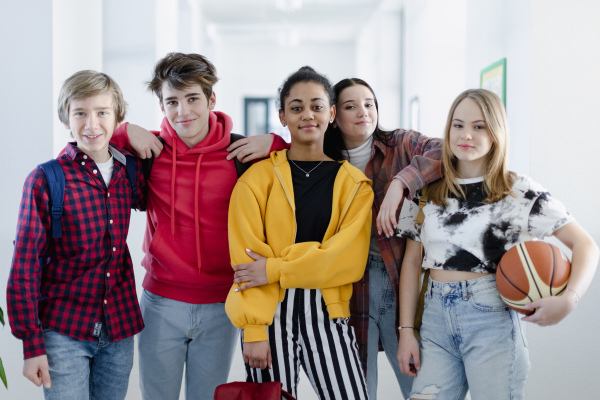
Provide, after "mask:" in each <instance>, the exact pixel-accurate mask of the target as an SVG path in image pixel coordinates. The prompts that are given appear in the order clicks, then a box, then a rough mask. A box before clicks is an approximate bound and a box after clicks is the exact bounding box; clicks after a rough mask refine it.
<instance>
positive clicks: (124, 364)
mask: <svg viewBox="0 0 600 400" xmlns="http://www.w3.org/2000/svg"><path fill="white" fill-rule="evenodd" d="M44 342H45V345H46V352H47V355H48V365H49V367H50V380H51V383H52V387H51V388H50V389H46V388H44V396H45V398H46V400H88V399H93V400H115V399H124V398H125V394H127V386H128V385H129V374H130V373H131V368H132V367H133V336H132V337H129V338H127V339H123V340H118V341H116V342H109V341H108V333H107V331H106V327H103V328H102V330H101V333H100V338H98V340H95V341H87V340H78V339H73V338H71V337H69V336H65V335H61V334H60V333H57V332H54V331H52V330H49V329H47V330H44Z"/></svg>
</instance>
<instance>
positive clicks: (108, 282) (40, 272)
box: [7, 144, 145, 359]
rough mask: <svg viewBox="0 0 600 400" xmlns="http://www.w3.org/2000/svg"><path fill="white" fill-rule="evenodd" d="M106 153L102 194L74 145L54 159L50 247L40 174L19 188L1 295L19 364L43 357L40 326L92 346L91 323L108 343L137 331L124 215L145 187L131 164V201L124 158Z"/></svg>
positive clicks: (90, 164)
mask: <svg viewBox="0 0 600 400" xmlns="http://www.w3.org/2000/svg"><path fill="white" fill-rule="evenodd" d="M110 150H111V152H112V155H113V159H114V169H113V174H112V178H111V180H110V184H109V185H108V188H107V187H106V185H105V183H104V179H103V178H102V176H101V173H100V171H99V169H98V167H97V165H96V163H95V162H94V161H93V160H92V159H91V158H89V157H88V156H87V155H85V153H83V152H82V151H80V150H79V149H78V148H77V147H76V146H75V145H73V144H68V145H67V147H66V148H65V153H64V154H62V155H61V156H59V157H58V161H59V163H60V165H61V166H62V168H63V171H64V173H65V196H64V209H63V216H62V232H63V234H62V238H57V239H52V228H51V219H50V214H49V192H48V183H47V181H46V176H45V174H44V172H43V171H42V170H41V168H39V167H38V168H36V169H35V170H34V171H33V172H31V173H30V174H29V175H28V176H27V179H26V180H25V185H24V188H23V198H22V200H21V206H20V211H19V223H18V226H17V236H16V241H15V250H14V255H13V262H12V269H11V272H10V276H9V280H8V288H7V305H8V317H9V320H10V325H11V329H12V333H13V335H15V336H16V337H17V338H19V339H21V340H23V351H24V354H25V359H27V358H31V357H36V356H39V355H43V354H46V349H45V346H44V336H43V335H42V324H43V325H44V327H48V328H50V329H52V330H53V331H56V332H59V333H61V334H63V335H67V336H70V337H72V338H74V339H79V340H94V339H95V338H94V334H93V333H94V328H95V327H97V323H98V322H100V323H103V324H104V323H105V324H106V326H107V329H108V338H109V340H110V341H116V340H119V339H124V338H127V337H130V336H133V335H134V334H136V333H138V332H139V331H141V330H142V328H143V326H144V324H143V322H142V316H141V313H140V309H139V305H138V300H137V295H136V291H135V280H134V276H133V265H132V261H131V256H130V255H129V249H128V248H127V243H126V239H127V231H128V228H129V217H130V214H131V208H132V207H133V208H137V209H140V210H143V209H144V206H145V198H144V195H143V193H144V192H145V181H144V177H143V173H142V167H141V164H140V162H139V161H138V160H136V163H137V168H136V184H137V185H138V188H137V189H138V190H137V191H136V197H135V198H132V197H133V196H132V188H131V185H130V183H129V180H128V179H127V172H126V170H125V162H126V161H125V156H124V155H123V154H122V153H121V152H120V151H118V150H117V149H115V148H114V147H110ZM40 258H43V260H44V261H43V265H44V266H43V267H42V268H41V267H40Z"/></svg>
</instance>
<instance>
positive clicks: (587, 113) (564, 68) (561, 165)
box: [527, 0, 600, 399]
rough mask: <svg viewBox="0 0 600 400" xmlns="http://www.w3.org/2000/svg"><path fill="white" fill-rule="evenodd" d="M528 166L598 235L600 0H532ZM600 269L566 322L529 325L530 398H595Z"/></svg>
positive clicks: (599, 362)
mask: <svg viewBox="0 0 600 400" xmlns="http://www.w3.org/2000/svg"><path fill="white" fill-rule="evenodd" d="M531 10H532V12H531V16H532V18H531V74H530V76H531V81H530V88H531V93H530V98H531V100H530V110H531V114H530V127H531V130H530V143H531V144H530V146H531V150H530V170H531V175H532V176H533V177H535V178H536V179H537V180H539V181H540V182H542V183H543V184H544V185H546V187H548V189H549V190H550V192H551V193H552V194H554V195H555V196H557V197H558V198H560V199H562V200H563V201H564V203H565V204H566V206H567V208H568V209H569V210H570V211H571V213H572V214H573V215H574V216H575V218H576V219H577V220H578V221H579V223H580V224H581V225H582V226H583V227H584V228H585V229H587V230H588V232H589V233H590V234H591V235H592V237H593V238H594V239H595V240H596V243H600V224H599V222H600V211H599V209H598V199H599V198H600V185H598V183H597V182H598V175H597V174H598V171H600V157H598V148H600V135H598V134H597V132H596V131H597V130H598V127H600V112H599V110H600V79H598V77H597V74H598V71H600V46H598V43H599V39H600V25H599V24H598V20H599V19H600V2H598V1H592V0H575V1H571V2H569V4H568V6H565V3H564V2H562V1H559V0H543V1H542V0H532V1H531ZM598 310H600V277H599V276H598V274H596V277H595V279H594V281H593V282H592V285H591V287H590V289H589V290H588V292H587V294H586V297H585V298H584V299H583V300H582V301H581V303H580V304H579V306H578V307H577V310H575V312H574V313H573V314H572V315H570V316H569V317H568V318H567V319H566V320H565V321H564V323H561V324H560V325H558V326H556V327H552V328H537V327H533V328H532V329H530V335H529V337H530V341H529V343H530V349H531V362H532V364H533V367H532V371H531V374H530V379H529V385H528V388H527V389H528V390H527V393H528V396H527V398H528V399H529V398H531V399H560V398H564V399H575V398H579V399H586V398H587V399H593V398H599V397H600V395H599V393H600V390H599V389H598V371H600V341H599V340H598V333H599V332H600V318H598V315H599V312H598Z"/></svg>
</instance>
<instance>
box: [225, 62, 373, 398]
mask: <svg viewBox="0 0 600 400" xmlns="http://www.w3.org/2000/svg"><path fill="white" fill-rule="evenodd" d="M334 101H335V99H334V94H333V89H332V86H331V83H330V82H329V81H328V80H327V78H326V77H324V76H322V75H320V74H318V73H317V72H315V71H314V70H313V69H312V68H310V67H303V68H301V69H300V70H298V71H297V72H295V73H294V74H292V75H290V76H289V77H288V79H287V80H286V81H285V82H284V84H283V85H282V87H281V88H280V89H279V102H280V110H279V117H280V120H281V122H282V124H283V125H284V126H288V127H289V130H290V133H291V136H292V143H291V145H290V149H289V151H288V150H284V151H279V152H273V153H271V156H270V158H269V159H267V160H263V161H261V162H259V163H257V164H255V165H254V166H252V167H251V168H250V169H249V170H248V171H247V172H246V173H245V174H244V175H243V176H242V177H241V178H240V179H239V181H238V183H237V185H236V186H235V189H234V191H233V194H232V196H231V201H230V206H229V251H230V255H231V262H232V265H233V266H234V271H235V279H234V284H233V286H232V288H231V291H230V292H229V295H228V297H227V301H226V304H225V309H226V311H227V315H229V318H230V319H231V321H232V322H233V324H234V325H235V326H236V327H238V328H241V329H243V332H242V348H243V353H244V361H245V362H246V372H247V377H248V378H249V380H251V381H253V382H267V381H279V382H282V383H283V388H284V389H285V390H286V391H288V392H289V393H291V394H292V395H293V396H296V394H297V384H298V378H299V370H300V368H302V369H303V370H304V371H305V372H306V374H307V375H308V377H309V379H310V380H311V383H312V386H313V388H314V389H315V392H316V393H317V394H318V396H319V398H320V399H366V398H367V390H366V383H365V379H364V376H363V372H362V369H361V365H360V362H359V358H358V353H357V347H356V342H355V338H354V332H353V330H352V328H350V327H349V326H348V317H349V316H350V310H349V300H350V297H351V296H352V283H353V282H356V281H358V280H359V279H360V278H361V277H362V275H363V273H364V269H365V265H366V260H367V254H368V249H369V237H370V233H371V205H372V202H373V191H372V189H371V182H370V181H369V180H368V179H367V178H366V177H365V175H364V174H363V173H362V172H361V171H360V170H358V169H357V168H355V167H353V166H351V165H350V164H349V163H348V162H342V163H340V162H338V161H336V160H332V159H331V158H329V157H328V156H327V155H326V154H325V153H324V151H323V139H324V135H325V131H326V129H327V126H328V125H329V124H330V123H332V121H333V119H334V117H335V106H334V105H333V104H334Z"/></svg>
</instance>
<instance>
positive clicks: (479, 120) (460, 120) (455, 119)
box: [452, 118, 485, 124]
mask: <svg viewBox="0 0 600 400" xmlns="http://www.w3.org/2000/svg"><path fill="white" fill-rule="evenodd" d="M452 121H458V122H465V121H463V120H462V119H458V118H453V119H452ZM475 122H483V123H484V124H485V121H484V120H482V119H478V120H477V121H473V123H475Z"/></svg>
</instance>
